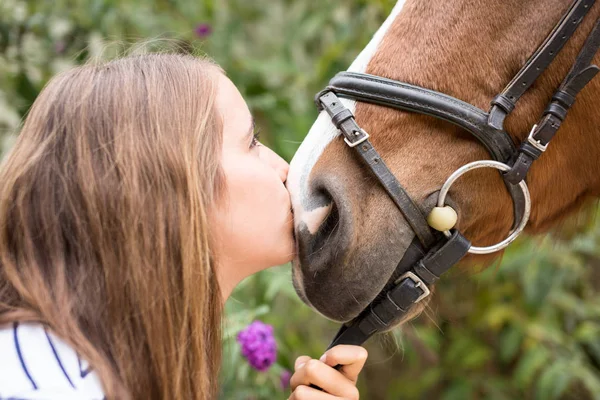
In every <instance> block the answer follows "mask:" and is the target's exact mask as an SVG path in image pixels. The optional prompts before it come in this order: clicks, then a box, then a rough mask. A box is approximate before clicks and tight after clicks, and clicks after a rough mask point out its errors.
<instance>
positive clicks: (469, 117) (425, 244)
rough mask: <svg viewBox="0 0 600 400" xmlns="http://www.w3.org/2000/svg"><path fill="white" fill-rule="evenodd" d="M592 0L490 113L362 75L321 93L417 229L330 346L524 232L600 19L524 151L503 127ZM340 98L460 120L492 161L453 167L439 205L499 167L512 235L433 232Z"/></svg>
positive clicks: (598, 40) (364, 335)
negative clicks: (533, 172) (477, 173)
mask: <svg viewBox="0 0 600 400" xmlns="http://www.w3.org/2000/svg"><path fill="white" fill-rule="evenodd" d="M594 3H595V0H577V1H574V2H573V3H572V5H571V7H570V8H569V10H568V11H567V12H566V13H565V14H564V15H563V17H562V19H561V20H560V21H559V23H558V24H557V25H556V27H555V28H554V29H553V30H552V32H551V33H550V34H549V35H548V37H547V38H546V40H545V41H544V42H543V43H542V45H541V46H539V47H538V49H537V50H536V51H535V53H534V54H533V55H532V56H531V57H530V58H529V60H528V61H527V62H526V63H525V65H524V66H523V67H522V68H521V70H520V71H519V73H518V74H517V75H516V76H515V77H514V78H513V79H512V80H511V81H510V83H509V84H508V85H507V86H506V88H505V89H504V90H503V91H502V92H501V93H500V94H498V95H497V96H496V97H494V99H493V100H492V102H491V105H492V106H491V109H490V111H489V112H487V113H486V112H485V111H483V110H481V109H479V108H477V107H475V106H473V105H471V104H468V103H465V102H463V101H461V100H459V99H456V98H454V97H452V96H448V95H446V94H443V93H440V92H436V91H434V90H430V89H426V88H423V87H419V86H414V85H410V84H408V83H405V82H399V81H395V80H391V79H386V78H382V77H379V76H374V75H369V74H364V73H355V72H340V73H338V74H337V75H336V76H335V77H334V78H333V79H332V80H331V81H330V82H329V85H328V86H327V88H326V89H325V90H323V91H321V92H320V93H318V94H317V96H316V97H315V103H316V105H317V108H318V109H319V110H325V111H326V112H327V113H328V114H329V116H330V117H331V121H332V122H333V124H334V125H335V126H336V128H337V129H339V130H340V132H341V133H342V135H343V138H344V141H345V142H346V144H347V145H348V147H350V148H351V149H353V150H354V152H355V153H356V154H357V155H358V156H359V158H360V159H361V160H362V161H363V162H364V163H365V164H366V165H367V166H368V167H369V169H370V170H371V172H372V174H373V175H374V176H375V177H376V178H377V180H378V181H379V182H380V184H381V185H382V186H383V188H384V189H385V190H386V192H387V193H388V195H389V196H390V197H391V199H392V200H393V201H394V203H395V204H396V205H397V206H398V208H399V210H400V211H401V212H402V214H403V216H404V217H405V219H406V220H407V222H408V223H409V225H410V226H411V228H412V229H413V231H414V232H415V240H413V242H412V243H411V245H410V246H409V247H408V249H407V251H406V253H405V254H404V256H403V258H402V260H401V261H400V263H399V264H398V266H397V267H396V270H395V272H394V274H393V275H392V277H391V278H390V280H389V282H388V284H387V285H386V287H385V288H384V290H383V291H382V292H381V293H379V295H378V296H377V297H376V299H375V300H374V301H373V302H372V303H371V304H369V305H368V306H367V308H366V309H365V310H364V311H363V312H362V313H361V314H360V315H359V316H358V317H357V318H355V319H354V320H352V321H351V322H349V323H347V324H344V325H343V326H342V328H341V329H340V331H339V332H338V333H337V335H336V337H335V338H334V340H333V341H332V342H331V344H330V345H329V348H331V347H333V346H335V345H338V344H355V345H360V344H362V343H364V342H365V341H366V340H367V339H368V338H369V337H371V336H372V335H373V334H375V333H377V332H380V331H384V330H387V329H389V328H390V327H391V326H393V325H394V323H396V322H398V321H399V320H400V319H402V318H403V317H404V316H406V315H407V313H408V312H409V311H410V310H411V309H412V308H413V307H414V306H415V304H417V303H419V302H420V301H421V300H423V299H424V298H426V297H428V296H429V295H430V287H431V285H432V284H433V283H434V282H435V281H436V280H437V279H439V277H440V276H441V275H442V274H443V273H444V272H446V271H448V270H449V269H450V268H451V267H452V266H453V265H455V264H456V263H457V262H458V261H459V260H460V259H462V258H463V257H464V256H465V255H466V254H467V253H468V252H471V253H490V252H494V251H497V250H500V249H502V248H504V247H506V246H507V245H508V244H509V243H510V242H512V241H513V240H514V239H515V238H516V237H517V236H518V235H519V234H520V233H521V232H522V230H523V229H524V228H525V225H526V223H527V220H528V218H529V210H530V207H531V202H530V199H529V192H528V190H527V185H526V183H525V178H526V177H527V172H528V171H529V168H530V167H531V164H532V163H533V162H534V161H535V160H537V159H538V158H539V157H540V156H541V155H542V154H543V152H544V151H545V150H546V148H547V146H548V144H549V142H550V140H551V139H552V138H553V137H554V135H555V134H556V132H557V131H558V129H559V127H560V125H561V123H562V122H563V121H564V119H565V117H566V114H567V112H568V110H569V108H570V107H571V106H572V105H573V103H574V101H575V97H576V96H577V94H578V93H579V92H580V91H581V89H583V87H585V86H586V85H587V83H588V82H589V81H590V80H591V79H592V78H593V77H594V76H595V75H596V74H597V73H598V71H599V70H600V69H599V68H598V67H597V66H596V65H591V62H592V59H593V57H594V55H595V54H596V52H597V50H598V48H599V47H600V22H599V21H596V23H595V25H594V27H593V29H592V31H591V33H590V34H589V36H588V38H587V39H586V42H585V44H584V45H583V47H582V49H581V51H580V53H579V55H578V56H577V58H576V60H575V62H574V63H573V66H572V67H571V70H570V71H569V73H568V74H567V76H566V77H565V78H564V80H563V82H562V83H561V85H560V86H559V87H558V89H557V90H556V92H555V93H554V95H553V96H552V101H551V102H550V103H549V104H548V106H547V107H546V110H545V111H544V112H543V115H542V117H541V118H540V120H539V122H538V123H537V124H536V125H534V126H533V128H532V129H531V132H530V134H529V136H528V137H527V139H526V140H525V141H523V143H521V144H520V146H519V147H518V148H517V147H516V146H515V145H514V143H513V141H512V139H511V137H510V136H509V134H508V133H507V132H506V131H505V130H504V120H505V118H506V116H507V115H509V114H510V113H511V112H512V111H513V110H514V108H515V105H516V103H517V101H518V100H519V99H520V98H521V96H522V95H523V94H524V93H525V92H526V91H527V90H528V89H529V87H530V86H531V85H532V84H533V82H534V81H535V80H536V79H537V78H538V77H539V76H540V74H541V73H542V72H543V71H544V70H545V69H546V68H547V67H548V66H549V65H550V63H551V62H552V61H553V60H554V58H555V57H556V55H557V54H558V52H559V51H560V50H561V49H562V47H563V46H564V44H565V43H566V42H567V41H568V40H569V39H570V38H571V36H572V35H573V33H574V32H575V30H576V29H577V27H578V26H579V24H580V23H581V21H582V20H583V19H584V17H585V16H586V14H587V13H588V11H589V10H590V8H591V7H592V5H593V4H594ZM340 97H342V98H349V99H353V100H356V101H362V102H366V103H372V104H378V105H382V106H386V107H391V108H395V109H398V110H403V111H411V112H416V113H420V114H426V115H430V116H434V117H436V118H440V119H443V120H446V121H449V122H451V123H453V124H455V125H458V126H459V127H461V128H463V129H465V130H467V131H468V132H470V133H471V134H472V135H473V136H475V137H476V138H477V139H478V140H479V141H480V142H481V143H482V144H483V146H484V147H485V148H486V149H487V151H488V152H489V153H490V155H491V157H492V158H493V160H483V161H476V162H473V163H470V164H467V165H465V166H463V167H461V168H459V169H458V170H457V171H456V172H454V173H453V174H452V175H451V176H450V177H449V178H448V180H447V181H446V183H445V184H444V185H443V186H442V189H441V191H440V194H439V197H438V203H437V206H438V207H443V206H444V202H445V198H446V194H447V192H448V190H449V188H450V186H451V185H452V183H453V182H454V181H455V180H456V179H457V178H458V177H459V176H461V175H462V174H464V173H466V172H468V171H469V170H472V169H475V168H483V167H491V168H496V169H499V170H500V172H501V174H502V177H503V178H504V183H505V184H506V187H507V189H508V191H509V193H510V195H511V197H512V199H513V202H514V221H515V223H514V225H513V231H512V232H511V234H510V235H509V237H508V238H507V239H505V240H504V241H502V242H500V243H498V244H497V245H494V246H488V247H483V248H478V247H474V246H472V245H471V243H470V242H469V241H468V240H467V239H466V238H465V237H464V236H463V235H462V234H461V233H460V232H458V230H456V229H451V230H450V229H448V230H446V231H445V232H444V234H443V235H442V234H441V233H440V232H438V231H435V230H432V229H431V227H430V225H429V224H428V222H427V218H426V216H425V215H424V212H423V211H422V209H421V207H419V205H417V204H416V203H415V202H414V201H413V200H412V199H411V197H410V196H409V194H408V193H407V192H406V190H405V189H404V188H403V187H402V185H401V184H400V183H399V182H398V180H397V179H396V177H395V176H394V175H393V174H392V172H391V171H390V170H389V169H388V167H387V166H386V164H385V162H384V161H383V159H382V158H381V156H380V155H379V153H378V152H377V151H376V150H375V148H374V147H373V145H372V144H371V142H370V141H369V134H368V133H367V132H365V131H364V130H363V129H361V128H360V127H359V126H358V124H357V123H356V121H355V119H354V115H353V114H352V112H351V111H350V110H348V109H347V108H346V107H345V106H344V105H343V104H342V102H341V101H340Z"/></svg>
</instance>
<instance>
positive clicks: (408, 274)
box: [395, 271, 431, 304]
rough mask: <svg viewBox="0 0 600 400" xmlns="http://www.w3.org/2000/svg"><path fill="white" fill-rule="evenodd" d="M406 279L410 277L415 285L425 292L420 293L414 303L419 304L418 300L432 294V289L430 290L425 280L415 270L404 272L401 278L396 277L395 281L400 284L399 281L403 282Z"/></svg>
mask: <svg viewBox="0 0 600 400" xmlns="http://www.w3.org/2000/svg"><path fill="white" fill-rule="evenodd" d="M405 279H410V280H411V281H413V283H414V284H415V287H418V288H419V289H421V290H422V291H423V294H422V295H420V296H419V297H418V298H417V299H416V300H415V301H414V304H417V303H418V302H420V301H421V300H423V299H424V298H425V297H427V296H429V295H430V294H431V291H430V290H429V288H428V287H427V285H426V284H425V282H423V280H422V279H421V278H419V276H418V275H417V274H415V273H414V272H411V271H408V272H406V273H404V274H403V275H402V276H401V277H400V278H398V279H396V282H395V283H396V284H398V283H400V282H402V281H403V280H405Z"/></svg>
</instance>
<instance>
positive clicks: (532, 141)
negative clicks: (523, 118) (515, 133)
mask: <svg viewBox="0 0 600 400" xmlns="http://www.w3.org/2000/svg"><path fill="white" fill-rule="evenodd" d="M536 128H537V124H535V125H533V128H531V131H530V132H529V136H527V142H529V144H530V145H532V146H533V147H535V148H536V149H538V150H539V151H541V152H542V153H543V152H544V151H546V149H547V148H548V144H546V145H545V146H544V145H543V144H541V143H540V141H539V140H535V138H534V137H533V134H534V133H535V130H536Z"/></svg>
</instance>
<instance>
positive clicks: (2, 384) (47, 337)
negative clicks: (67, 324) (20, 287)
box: [0, 322, 104, 400]
mask: <svg viewBox="0 0 600 400" xmlns="http://www.w3.org/2000/svg"><path fill="white" fill-rule="evenodd" d="M8 399H14V400H30V399H31V400H38V399H39V400H41V399H44V400H51V399H65V400H69V399H84V400H102V399H104V395H103V393H102V386H101V385H100V381H99V380H98V378H97V376H96V374H95V373H94V372H93V371H91V370H90V368H89V366H88V365H87V363H86V362H85V361H84V360H81V359H80V357H79V355H78V354H77V352H76V351H75V350H73V349H72V348H71V347H70V346H69V345H67V344H66V343H65V342H63V341H62V340H60V338H58V337H56V336H55V335H53V334H52V332H50V331H48V330H47V329H46V328H45V327H44V326H43V325H40V324H32V323H18V322H15V323H14V324H12V325H2V326H0V400H8Z"/></svg>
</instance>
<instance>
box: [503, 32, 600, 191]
mask: <svg viewBox="0 0 600 400" xmlns="http://www.w3.org/2000/svg"><path fill="white" fill-rule="evenodd" d="M598 48H600V21H596V25H594V28H593V29H592V32H591V33H590V35H589V36H588V38H587V40H586V41H585V43H584V45H583V47H582V48H581V51H580V52H579V55H578V56H577V58H576V60H575V63H574V64H573V66H572V67H571V70H570V71H569V73H568V74H567V76H566V77H565V79H564V80H563V82H562V83H561V85H560V87H559V88H558V90H557V91H556V93H555V94H554V96H552V101H551V102H550V104H549V105H548V107H546V110H545V111H544V114H543V115H542V119H541V120H540V122H538V123H537V125H535V126H534V128H533V129H532V130H531V133H530V134H529V137H528V138H527V139H526V140H525V141H524V142H523V143H522V144H521V147H520V148H519V151H518V153H517V156H516V158H515V160H514V162H513V165H512V167H511V170H510V171H508V172H506V173H505V174H504V178H505V179H506V180H507V181H509V182H511V183H513V184H517V183H519V182H520V181H522V180H523V179H525V178H526V177H527V173H528V172H529V168H530V167H531V164H533V162H534V161H535V160H537V159H538V158H539V157H540V156H541V155H542V153H543V152H544V151H545V150H546V147H547V146H548V144H549V143H550V140H552V138H553V137H554V135H555V134H556V132H557V131H558V129H559V128H560V126H561V124H562V122H563V121H564V119H565V118H566V116H567V112H568V111H569V109H570V108H571V106H572V105H573V103H574V102H575V98H576V96H577V95H578V94H579V92H580V91H581V90H582V89H583V88H584V87H585V86H586V85H587V84H588V83H589V82H590V81H591V80H592V79H593V78H594V77H595V76H596V74H597V73H598V71H600V69H599V68H598V67H597V66H596V65H590V64H591V62H592V59H593V58H594V55H595V54H596V53H597V52H598Z"/></svg>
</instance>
